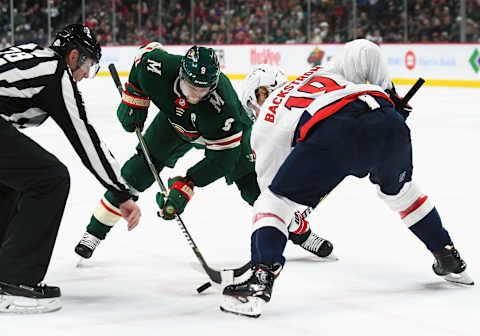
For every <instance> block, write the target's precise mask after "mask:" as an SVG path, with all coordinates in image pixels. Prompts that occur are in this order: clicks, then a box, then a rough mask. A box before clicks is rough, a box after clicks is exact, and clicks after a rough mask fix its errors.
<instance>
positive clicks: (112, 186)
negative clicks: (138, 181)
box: [48, 71, 131, 202]
mask: <svg viewBox="0 0 480 336" xmlns="http://www.w3.org/2000/svg"><path fill="white" fill-rule="evenodd" d="M51 88H53V91H54V92H52V91H50V90H49V91H50V94H49V96H50V99H48V101H49V102H48V105H49V109H48V110H49V111H48V112H49V114H50V115H51V116H52V118H53V119H54V120H55V121H56V123H57V124H58V125H59V126H60V128H61V129H62V130H63V132H64V133H65V135H66V136H67V138H68V140H69V141H70V143H71V144H72V146H73V148H74V149H75V151H76V152H77V154H78V155H79V156H80V158H81V160H82V162H83V164H84V165H85V166H86V167H87V168H88V170H90V172H92V174H93V175H95V177H96V178H97V179H98V181H99V182H100V183H101V184H102V185H103V186H104V187H105V188H107V189H108V190H110V191H111V192H112V193H113V194H114V195H115V198H116V199H117V201H119V202H124V201H126V200H127V199H130V198H131V194H130V191H129V188H128V186H127V185H126V183H125V181H124V180H123V178H122V177H121V174H120V166H119V164H118V162H117V160H116V159H115V158H114V157H113V155H112V153H111V152H110V150H109V149H108V148H107V146H106V145H105V143H103V142H102V140H101V139H100V138H99V136H98V133H97V132H96V131H95V129H94V128H93V126H92V125H91V124H90V123H89V122H88V118H87V114H86V111H85V106H84V104H83V100H82V96H81V94H80V92H79V90H78V88H77V85H76V84H75V82H74V81H73V78H72V77H71V76H70V75H69V73H68V71H64V72H63V74H62V77H61V79H60V85H58V84H57V85H55V86H54V85H52V86H51Z"/></svg>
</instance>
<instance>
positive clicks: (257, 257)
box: [251, 226, 287, 265]
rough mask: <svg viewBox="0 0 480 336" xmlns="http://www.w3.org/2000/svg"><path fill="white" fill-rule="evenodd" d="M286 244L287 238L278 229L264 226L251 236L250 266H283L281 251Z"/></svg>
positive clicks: (283, 260)
mask: <svg viewBox="0 0 480 336" xmlns="http://www.w3.org/2000/svg"><path fill="white" fill-rule="evenodd" d="M286 244H287V237H286V236H285V235H284V234H283V233H282V232H281V231H280V230H278V229H276V228H274V227H271V226H264V227H261V228H260V229H258V230H255V232H254V233H253V234H252V238H251V249H252V265H257V264H262V263H263V264H268V265H273V264H274V263H280V264H282V265H283V264H285V258H284V257H283V251H284V250H285V245H286Z"/></svg>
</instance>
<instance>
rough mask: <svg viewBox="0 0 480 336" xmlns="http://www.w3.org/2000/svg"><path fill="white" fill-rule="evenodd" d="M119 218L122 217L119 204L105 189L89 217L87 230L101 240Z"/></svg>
mask: <svg viewBox="0 0 480 336" xmlns="http://www.w3.org/2000/svg"><path fill="white" fill-rule="evenodd" d="M120 218H122V214H121V212H120V204H119V203H118V202H117V201H116V200H115V198H114V197H113V195H112V193H111V192H110V191H107V192H106V193H105V195H104V196H103V197H102V199H101V200H100V202H99V204H98V205H97V207H96V208H95V211H94V212H93V215H92V217H91V218H90V223H89V224H88V226H87V232H88V233H90V234H92V235H94V236H95V237H97V238H99V239H101V240H103V239H105V237H106V236H107V234H108V232H109V231H110V229H111V228H112V227H113V226H114V225H115V224H117V223H118V221H119V220H120Z"/></svg>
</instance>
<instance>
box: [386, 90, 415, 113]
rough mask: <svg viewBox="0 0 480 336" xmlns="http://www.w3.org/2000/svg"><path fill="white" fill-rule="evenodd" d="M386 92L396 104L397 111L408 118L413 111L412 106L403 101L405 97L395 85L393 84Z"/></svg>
mask: <svg viewBox="0 0 480 336" xmlns="http://www.w3.org/2000/svg"><path fill="white" fill-rule="evenodd" d="M385 92H386V93H387V94H388V96H389V97H390V99H391V100H392V101H393V103H394V104H395V109H396V110H397V112H398V113H400V114H401V115H402V116H403V119H405V120H407V118H408V116H409V115H410V112H412V107H411V106H410V105H408V104H404V103H403V98H402V97H400V96H399V95H398V94H397V91H396V90H395V86H394V85H393V84H392V88H391V89H387V90H385Z"/></svg>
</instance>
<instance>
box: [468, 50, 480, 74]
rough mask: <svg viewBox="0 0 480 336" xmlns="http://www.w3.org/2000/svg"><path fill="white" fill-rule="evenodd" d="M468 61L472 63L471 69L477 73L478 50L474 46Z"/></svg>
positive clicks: (479, 67) (479, 54) (479, 68)
mask: <svg viewBox="0 0 480 336" xmlns="http://www.w3.org/2000/svg"><path fill="white" fill-rule="evenodd" d="M469 62H470V64H471V65H472V68H473V71H475V73H478V71H479V70H480V51H478V49H477V48H475V51H474V52H473V54H472V56H471V57H470V59H469Z"/></svg>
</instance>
